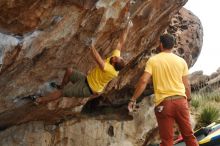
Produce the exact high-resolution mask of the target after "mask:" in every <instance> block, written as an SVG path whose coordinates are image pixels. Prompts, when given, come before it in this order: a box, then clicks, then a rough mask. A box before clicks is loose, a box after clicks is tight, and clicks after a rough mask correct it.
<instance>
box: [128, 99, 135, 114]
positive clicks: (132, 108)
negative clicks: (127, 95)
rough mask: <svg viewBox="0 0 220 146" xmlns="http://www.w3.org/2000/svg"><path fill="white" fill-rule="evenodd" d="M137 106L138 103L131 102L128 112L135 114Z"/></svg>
mask: <svg viewBox="0 0 220 146" xmlns="http://www.w3.org/2000/svg"><path fill="white" fill-rule="evenodd" d="M135 106H136V101H130V102H129V103H128V111H129V112H133V111H134V108H135Z"/></svg>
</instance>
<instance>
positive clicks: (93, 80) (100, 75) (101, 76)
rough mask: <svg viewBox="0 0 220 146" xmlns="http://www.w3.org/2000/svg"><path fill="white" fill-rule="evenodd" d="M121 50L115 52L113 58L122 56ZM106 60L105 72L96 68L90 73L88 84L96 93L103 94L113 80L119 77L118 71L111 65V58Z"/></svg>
mask: <svg viewBox="0 0 220 146" xmlns="http://www.w3.org/2000/svg"><path fill="white" fill-rule="evenodd" d="M120 54H121V53H120V50H117V49H116V50H114V51H113V52H112V56H111V57H113V56H118V57H119V56H120ZM111 57H109V58H107V59H106V60H105V66H104V70H102V69H100V68H99V66H96V67H95V68H94V69H92V70H91V71H90V73H89V74H88V76H87V80H88V84H89V86H90V88H91V89H92V90H93V91H95V92H98V93H100V92H102V91H103V90H104V88H105V86H106V85H107V84H108V82H110V81H111V80H112V79H113V78H115V77H117V76H118V73H119V72H118V71H116V70H115V68H114V67H113V66H112V65H111V64H110V58H111Z"/></svg>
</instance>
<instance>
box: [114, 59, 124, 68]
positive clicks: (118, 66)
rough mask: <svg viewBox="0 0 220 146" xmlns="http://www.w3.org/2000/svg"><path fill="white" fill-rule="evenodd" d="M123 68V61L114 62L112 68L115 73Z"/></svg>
mask: <svg viewBox="0 0 220 146" xmlns="http://www.w3.org/2000/svg"><path fill="white" fill-rule="evenodd" d="M124 67H125V61H124V59H121V60H120V61H119V62H115V65H114V68H115V70H116V71H120V70H122V69H123V68H124Z"/></svg>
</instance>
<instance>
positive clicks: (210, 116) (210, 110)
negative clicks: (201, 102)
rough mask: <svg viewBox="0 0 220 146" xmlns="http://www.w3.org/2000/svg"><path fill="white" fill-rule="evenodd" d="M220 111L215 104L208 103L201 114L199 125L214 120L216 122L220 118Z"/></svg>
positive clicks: (204, 124)
mask: <svg viewBox="0 0 220 146" xmlns="http://www.w3.org/2000/svg"><path fill="white" fill-rule="evenodd" d="M219 116H220V112H219V109H218V108H217V107H215V106H212V105H208V106H206V107H204V108H203V109H202V111H201V114H200V115H199V119H198V122H199V123H198V125H199V126H207V125H209V124H211V123H212V122H215V121H217V120H218V119H219Z"/></svg>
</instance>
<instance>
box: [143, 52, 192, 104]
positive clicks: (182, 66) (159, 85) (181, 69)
mask: <svg viewBox="0 0 220 146" xmlns="http://www.w3.org/2000/svg"><path fill="white" fill-rule="evenodd" d="M145 71H146V72H148V73H150V74H151V75H152V78H153V85H154V94H155V99H154V102H155V104H156V105H158V104H160V103H161V102H162V101H163V100H164V99H165V98H166V97H168V96H173V95H182V96H185V97H186V94H185V86H184V84H183V81H182V76H185V75H188V66H187V64H186V62H185V60H184V59H183V58H181V57H179V56H177V55H175V54H173V53H166V52H161V53H159V54H157V55H155V56H153V57H151V58H150V59H149V60H148V61H147V63H146V68H145Z"/></svg>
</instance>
